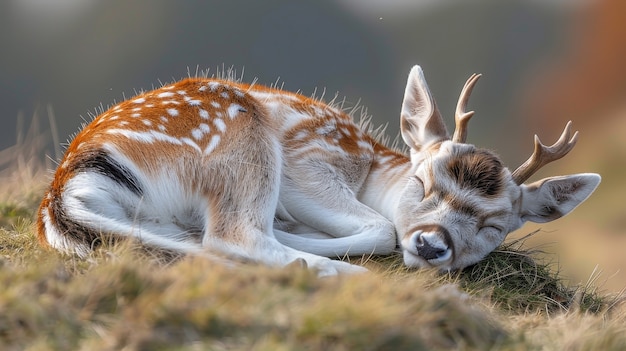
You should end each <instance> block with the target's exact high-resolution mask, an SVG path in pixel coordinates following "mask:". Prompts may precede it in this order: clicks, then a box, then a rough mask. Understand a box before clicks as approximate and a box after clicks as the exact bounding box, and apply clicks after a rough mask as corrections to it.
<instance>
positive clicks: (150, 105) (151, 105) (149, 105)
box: [146, 104, 154, 107]
mask: <svg viewBox="0 0 626 351" xmlns="http://www.w3.org/2000/svg"><path fill="white" fill-rule="evenodd" d="M146 107H154V104H147V105H146Z"/></svg>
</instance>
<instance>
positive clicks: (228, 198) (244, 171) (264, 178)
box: [202, 138, 366, 276]
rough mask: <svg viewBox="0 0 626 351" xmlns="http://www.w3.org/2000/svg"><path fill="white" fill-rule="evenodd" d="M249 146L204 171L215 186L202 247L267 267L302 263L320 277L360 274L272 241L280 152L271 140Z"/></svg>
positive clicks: (343, 264)
mask: <svg viewBox="0 0 626 351" xmlns="http://www.w3.org/2000/svg"><path fill="white" fill-rule="evenodd" d="M248 141H249V142H250V141H254V140H253V138H250V139H248ZM255 145H256V146H258V147H256V148H253V149H255V152H254V153H250V152H248V151H245V150H244V151H245V152H243V151H242V152H240V153H238V154H236V155H232V154H230V155H229V157H227V158H224V161H223V162H224V164H216V163H213V164H211V165H209V166H208V167H206V169H210V170H212V171H211V176H210V178H211V180H212V183H214V184H216V186H215V187H213V188H212V189H210V191H209V192H208V193H207V198H208V199H209V201H208V202H209V203H208V214H207V217H206V224H205V234H204V237H203V240H202V244H203V246H204V247H206V248H207V249H209V250H210V251H217V252H221V253H224V254H226V255H228V256H233V257H236V258H239V259H243V260H250V261H256V262H260V263H263V264H266V265H270V266H284V265H287V264H289V263H291V262H294V261H297V260H300V259H303V260H304V261H306V264H307V266H308V267H310V268H313V269H316V270H318V271H319V274H320V275H322V276H324V275H335V274H337V273H359V272H364V271H366V270H365V269H364V268H362V267H359V266H355V265H351V264H349V263H346V262H342V261H336V260H331V259H329V258H327V257H322V256H318V255H314V254H311V253H307V252H303V251H298V250H296V249H294V248H291V247H288V246H285V245H284V244H282V243H280V242H279V241H278V240H276V238H275V237H274V232H273V220H274V213H275V210H276V206H277V202H278V193H279V187H280V179H281V167H280V159H281V158H280V148H279V147H278V145H277V144H276V143H274V142H272V141H271V140H269V141H268V140H266V141H265V142H263V143H255ZM263 146H268V147H265V148H264V147H263ZM233 160H237V161H233ZM235 175H236V176H235ZM218 184H219V186H218Z"/></svg>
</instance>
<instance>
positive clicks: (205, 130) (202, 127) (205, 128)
mask: <svg viewBox="0 0 626 351" xmlns="http://www.w3.org/2000/svg"><path fill="white" fill-rule="evenodd" d="M198 128H200V130H201V131H202V132H203V133H210V132H211V127H209V125H208V124H206V123H200V125H199V126H198Z"/></svg>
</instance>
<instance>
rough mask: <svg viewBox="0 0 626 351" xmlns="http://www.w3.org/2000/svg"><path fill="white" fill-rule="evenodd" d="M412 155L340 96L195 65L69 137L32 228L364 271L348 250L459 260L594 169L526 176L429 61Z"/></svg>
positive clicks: (69, 248)
mask: <svg viewBox="0 0 626 351" xmlns="http://www.w3.org/2000/svg"><path fill="white" fill-rule="evenodd" d="M401 121H402V126H403V128H402V138H403V140H404V141H405V142H406V144H407V146H408V147H409V148H410V155H406V154H404V153H402V152H400V151H397V150H395V149H393V148H390V147H387V146H386V145H385V144H384V143H382V142H380V141H378V140H379V139H378V138H376V137H375V136H374V135H373V134H375V133H372V131H371V130H369V129H368V128H363V125H362V124H360V123H357V122H354V121H353V120H352V118H351V117H350V116H349V115H348V114H346V113H344V112H343V111H342V110H341V109H340V108H337V107H336V106H334V105H332V104H326V103H324V102H322V101H319V100H316V99H313V98H307V97H304V96H302V95H299V94H294V93H290V92H286V91H282V90H280V89H275V88H268V87H263V86H259V85H254V84H252V85H250V84H244V83H240V82H235V81H232V80H222V79H210V78H189V79H185V80H182V81H180V82H176V83H174V84H171V85H166V86H163V87H161V88H158V89H156V90H153V91H149V92H145V93H142V94H139V95H137V96H135V97H133V98H131V99H128V100H126V101H123V102H121V103H119V104H117V105H115V106H112V107H111V108H110V109H108V110H107V111H104V112H103V113H102V114H100V115H99V116H97V117H96V118H95V119H94V120H93V121H92V122H91V123H89V125H87V126H86V127H85V128H84V129H83V130H82V131H81V132H80V133H79V134H77V135H76V137H75V138H74V140H73V141H72V142H71V144H70V145H69V147H68V148H67V150H66V153H65V156H64V157H63V159H62V160H61V162H60V165H59V167H58V168H57V170H56V172H55V175H54V178H53V180H52V183H51V185H50V187H49V189H48V190H47V192H46V195H45V196H44V199H43V201H42V203H41V206H40V208H39V212H38V214H39V218H38V235H39V240H40V241H41V242H42V243H43V244H44V245H48V246H51V247H54V248H56V249H58V250H61V251H64V252H67V253H75V254H78V255H81V256H85V255H87V254H88V253H89V252H90V251H91V250H92V249H93V248H94V247H95V246H97V244H98V243H99V242H100V241H101V238H102V236H113V237H132V238H136V239H138V240H140V241H142V242H143V243H145V244H147V245H151V246H156V247H158V248H163V249H167V250H173V251H177V252H181V253H188V254H195V255H205V256H211V255H213V254H216V253H217V254H226V255H228V256H232V257H236V258H240V259H245V260H254V261H259V262H262V263H265V264H268V265H277V266H281V265H286V264H289V263H290V262H292V261H295V260H300V259H304V261H306V263H307V265H308V266H310V267H312V268H315V269H318V270H319V272H320V274H322V275H325V274H336V273H339V272H345V273H355V272H360V271H363V269H362V268H361V267H357V266H354V265H351V264H348V263H345V262H342V261H338V260H331V259H329V258H328V257H331V258H336V257H343V256H345V255H369V254H388V253H391V252H392V251H394V250H396V248H397V247H398V246H399V248H400V249H401V250H402V251H403V253H404V257H405V263H406V264H407V265H408V266H411V267H437V268H439V269H444V270H445V269H455V268H462V267H465V266H467V265H469V264H472V263H475V262H476V261H478V260H479V259H480V258H482V257H483V256H484V255H486V254H487V253H488V252H489V251H491V250H493V248H495V247H496V246H497V245H498V244H499V243H500V242H501V241H502V240H503V239H504V236H506V234H507V233H509V232H510V231H511V230H514V229H515V228H517V227H519V226H520V225H521V224H522V223H523V222H524V221H526V220H534V221H546V220H552V219H555V218H556V217H560V216H561V215H564V214H566V213H568V212H570V211H571V210H572V209H573V208H574V207H575V206H576V205H578V204H579V203H580V202H582V201H584V200H585V199H586V198H587V196H589V194H591V192H592V191H593V190H594V189H595V187H596V186H597V184H598V183H599V176H597V175H593V174H582V175H574V176H569V177H555V178H548V179H544V180H542V181H541V182H538V183H534V184H530V185H522V186H518V185H516V184H515V183H514V182H513V180H512V178H511V174H510V172H509V171H508V170H507V169H506V168H505V167H504V166H503V165H502V162H501V161H500V160H499V158H498V157H497V156H496V155H495V154H494V153H492V152H490V151H487V150H484V149H480V148H476V147H474V146H472V145H468V144H462V143H457V142H453V141H451V140H450V138H449V136H448V134H447V131H446V129H445V124H444V123H443V120H442V119H441V115H440V113H439V111H438V110H437V109H436V105H435V104H434V99H433V98H432V97H431V96H430V92H429V90H428V87H427V85H426V83H425V80H424V78H423V74H422V72H421V69H420V68H419V67H417V66H416V67H415V68H414V69H413V70H412V71H411V74H410V75H409V81H408V83H407V89H406V93H405V98H404V103H403V107H402V113H401Z"/></svg>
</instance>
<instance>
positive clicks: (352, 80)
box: [0, 0, 626, 291]
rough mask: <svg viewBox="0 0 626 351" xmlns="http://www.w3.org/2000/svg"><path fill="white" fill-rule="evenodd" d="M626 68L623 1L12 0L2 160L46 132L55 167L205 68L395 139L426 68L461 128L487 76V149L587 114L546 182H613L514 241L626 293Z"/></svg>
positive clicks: (2, 22) (8, 4) (0, 33)
mask: <svg viewBox="0 0 626 351" xmlns="http://www.w3.org/2000/svg"><path fill="white" fill-rule="evenodd" d="M625 63H626V2H624V1H622V0H596V1H592V0H586V1H585V0H534V1H533V0H511V1H501V0H477V1H462V0H386V1H379V0H337V1H331V0H310V1H290V0H265V1H244V0H228V1H226V0H223V1H222V0H220V1H218V0H210V1H191V0H189V1H167V0H145V1H139V0H55V1H49V0H5V1H2V2H0V118H1V121H2V128H0V149H3V150H5V152H4V153H3V155H4V156H5V157H4V158H0V167H5V168H6V167H12V166H13V164H12V163H11V162H8V161H7V159H6V155H7V152H9V153H10V152H12V150H13V148H14V147H15V145H16V143H17V144H19V143H20V142H22V141H23V135H24V134H25V133H26V131H27V130H28V129H29V126H32V125H33V123H35V124H38V125H39V128H40V130H42V131H43V133H44V137H45V141H44V142H42V145H44V146H45V151H39V154H38V155H37V156H38V157H41V159H44V157H45V154H48V155H50V157H51V158H52V159H54V158H55V157H56V156H54V144H55V143H56V141H54V140H53V138H52V136H53V134H56V135H59V136H60V138H61V141H65V140H66V139H67V138H70V137H71V135H72V134H73V133H74V132H76V131H77V130H78V128H79V126H80V124H81V122H82V121H83V120H89V119H90V117H89V113H90V112H91V113H93V112H94V109H95V108H96V107H98V106H101V105H102V106H107V105H109V104H111V103H113V102H114V101H120V100H122V99H123V98H124V97H130V96H132V95H133V94H134V93H135V92H136V91H138V90H141V89H151V88H152V87H155V86H160V84H161V82H168V81H171V80H174V79H179V78H182V77H185V76H187V75H188V74H192V75H193V74H195V73H196V71H197V70H198V69H200V70H205V69H210V72H216V69H218V68H220V69H222V68H228V67H233V68H235V69H236V70H237V71H239V72H241V71H244V76H243V77H244V81H252V80H253V79H254V78H258V81H259V82H260V83H264V84H272V83H274V82H276V81H277V80H279V81H280V82H281V83H282V84H284V88H285V89H289V90H300V91H301V92H303V93H305V94H312V93H313V92H315V91H317V92H318V93H319V92H320V91H322V90H325V91H326V96H328V97H332V96H334V95H335V93H336V92H337V93H339V96H345V98H346V101H347V103H348V104H355V103H357V102H360V104H362V105H365V106H366V107H367V108H368V111H369V113H370V114H371V115H372V116H373V119H374V121H375V124H377V125H381V124H387V125H388V133H389V134H391V135H392V136H395V135H396V134H397V132H398V125H399V123H398V119H399V110H400V104H401V101H402V94H403V91H404V86H405V82H406V75H407V73H408V71H409V69H410V67H411V66H412V65H414V64H420V65H422V67H423V69H424V71H425V74H426V77H427V79H428V82H429V86H430V88H431V90H432V92H433V94H434V95H435V97H436V99H437V101H438V104H439V106H440V109H441V110H442V112H443V113H444V115H445V116H447V118H448V121H447V122H449V123H448V124H449V126H450V127H451V128H452V127H453V122H452V119H453V111H454V107H455V103H456V99H457V97H458V93H459V91H460V89H461V87H462V85H463V83H464V82H465V80H466V79H467V77H468V76H469V75H470V74H471V73H474V72H479V73H483V78H482V79H481V80H480V82H479V83H478V86H477V88H476V89H475V90H474V94H473V96H472V99H471V101H470V108H471V109H475V110H476V111H477V113H476V116H475V117H474V119H473V120H472V123H471V125H470V134H469V140H470V141H471V142H473V143H475V144H477V145H480V146H483V147H487V148H490V149H494V150H497V152H499V153H500V154H501V155H502V157H503V159H504V161H505V163H507V164H508V165H509V166H510V167H511V168H515V167H517V165H519V164H520V163H521V162H523V161H524V160H525V159H526V158H527V157H528V156H529V155H530V153H531V151H532V135H533V134H535V133H537V134H539V135H540V136H541V139H542V140H543V141H544V142H546V143H551V142H552V141H554V140H555V139H556V138H557V137H558V135H559V133H560V131H561V129H562V128H563V126H564V125H565V123H566V122H567V121H568V120H573V121H574V127H575V128H576V129H578V130H580V131H581V136H580V140H579V143H578V146H577V147H576V148H575V149H574V151H572V152H571V153H570V155H568V157H566V158H565V159H564V160H562V161H560V162H557V163H555V164H552V165H550V166H548V167H546V168H545V169H544V170H542V172H541V173H540V174H539V175H538V176H536V177H535V178H539V177H542V176H548V175H556V174H561V173H575V172H598V173H600V174H601V175H602V176H603V183H602V184H601V186H600V188H599V189H598V190H597V192H596V193H595V194H594V195H593V196H592V198H591V199H589V200H588V201H587V202H586V203H584V204H583V205H582V206H581V207H580V208H578V209H577V210H576V211H575V212H574V213H573V214H572V215H570V216H568V217H566V218H564V219H561V220H559V221H556V222H554V223H550V224H545V225H541V226H533V225H527V226H525V227H523V228H522V229H521V230H519V231H518V232H516V233H514V234H513V235H512V236H511V237H512V238H513V237H520V236H523V235H525V234H527V233H529V232H531V231H533V230H535V229H540V232H539V233H538V234H536V235H535V236H533V237H532V239H531V242H530V243H529V245H541V246H540V247H541V248H542V249H543V250H545V251H547V252H550V253H553V252H556V253H558V260H559V261H558V262H557V263H558V266H559V267H560V268H559V269H560V270H561V271H562V272H563V273H564V276H565V277H567V278H569V279H570V280H571V281H572V282H573V283H581V282H582V283H585V282H586V281H587V280H588V279H590V277H591V278H592V279H595V280H596V284H599V285H601V286H602V288H603V289H605V290H609V291H618V290H620V289H622V288H624V287H626V253H625V252H626V230H625V229H624V228H625V227H626V210H625V202H626V199H625V195H626V185H625V184H624V177H625V176H626V158H625V156H626V119H625V117H626V65H625ZM52 114H53V115H54V117H55V118H54V121H56V125H54V124H50V122H49V119H48V116H49V115H52ZM54 127H56V129H57V133H51V131H50V130H51V128H54ZM37 140H39V141H41V139H37ZM598 270H599V271H602V272H603V273H602V275H600V276H599V277H598V276H597V275H596V273H594V272H597V271H598Z"/></svg>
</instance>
